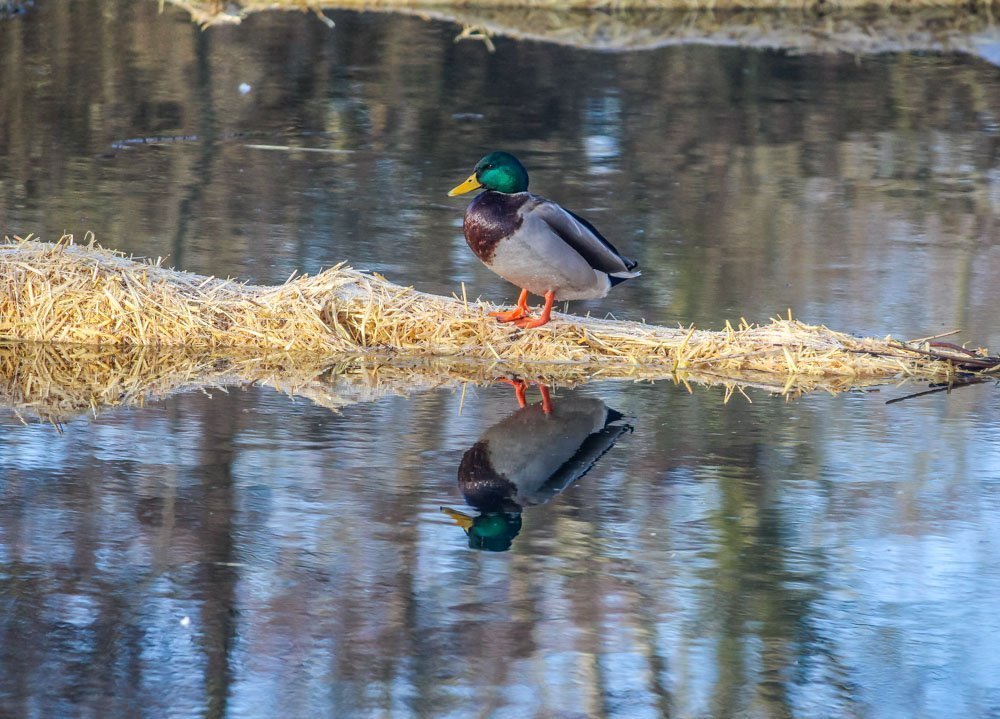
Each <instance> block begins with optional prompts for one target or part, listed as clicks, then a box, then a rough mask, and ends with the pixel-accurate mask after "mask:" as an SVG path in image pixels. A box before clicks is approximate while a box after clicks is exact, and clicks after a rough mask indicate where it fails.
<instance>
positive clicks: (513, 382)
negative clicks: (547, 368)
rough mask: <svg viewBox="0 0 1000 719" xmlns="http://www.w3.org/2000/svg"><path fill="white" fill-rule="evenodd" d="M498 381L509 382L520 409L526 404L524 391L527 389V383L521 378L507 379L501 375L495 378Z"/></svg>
mask: <svg viewBox="0 0 1000 719" xmlns="http://www.w3.org/2000/svg"><path fill="white" fill-rule="evenodd" d="M497 381H498V382H503V383H504V384H509V385H510V386H511V387H513V388H514V396H515V397H517V404H518V406H519V407H520V408H521V409H524V408H525V407H527V406H528V400H527V398H526V397H525V392H527V391H528V383H527V382H525V381H524V380H523V379H507V378H506V377H501V378H499V379H498V380H497Z"/></svg>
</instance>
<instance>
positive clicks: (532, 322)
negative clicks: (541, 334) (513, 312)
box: [514, 290, 556, 330]
mask: <svg viewBox="0 0 1000 719" xmlns="http://www.w3.org/2000/svg"><path fill="white" fill-rule="evenodd" d="M555 299H556V293H555V292H553V291H552V290H549V291H548V292H546V293H545V307H544V308H543V309H542V316H541V317H538V318H537V319H536V318H534V317H526V318H524V319H519V320H516V321H515V322H514V324H516V325H517V326H518V327H520V328H521V329H522V330H527V329H531V328H532V327H541V326H542V325H544V324H546V323H547V322H548V321H549V320H550V319H552V303H553V302H555Z"/></svg>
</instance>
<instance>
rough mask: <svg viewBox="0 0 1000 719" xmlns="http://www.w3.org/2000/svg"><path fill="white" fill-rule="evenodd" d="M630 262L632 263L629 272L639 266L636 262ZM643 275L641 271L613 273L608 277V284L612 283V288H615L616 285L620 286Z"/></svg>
mask: <svg viewBox="0 0 1000 719" xmlns="http://www.w3.org/2000/svg"><path fill="white" fill-rule="evenodd" d="M629 262H631V263H632V264H631V265H629V270H632V269H633V268H634V267H638V266H639V265H638V263H637V262H635V261H634V260H629ZM641 274H642V273H641V272H639V270H636V271H635V272H613V273H611V274H609V275H608V282H610V283H611V286H612V287H614V286H615V285H620V284H621V283H622V282H624V281H625V280H631V279H632V278H634V277H639V276H640V275H641Z"/></svg>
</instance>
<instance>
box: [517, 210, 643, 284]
mask: <svg viewBox="0 0 1000 719" xmlns="http://www.w3.org/2000/svg"><path fill="white" fill-rule="evenodd" d="M539 199H541V198H539ZM528 212H530V213H532V214H533V215H536V216H537V217H539V218H540V219H541V220H543V221H544V222H545V224H547V225H548V226H549V228H550V229H551V230H552V231H553V232H554V233H556V234H557V235H558V236H559V237H560V238H562V240H563V242H565V243H566V244H567V245H569V246H570V247H572V248H573V249H574V250H576V251H577V252H578V253H579V254H580V255H581V256H582V257H583V258H584V259H585V260H587V262H588V263H590V266H591V267H593V268H594V269H595V270H600V271H601V272H606V273H607V274H609V275H611V276H612V277H620V278H622V279H627V278H629V277H635V276H636V275H638V274H639V273H638V271H636V268H637V267H638V266H639V263H638V262H636V261H635V260H633V259H630V258H628V257H625V256H624V255H623V254H621V253H620V252H619V251H618V250H616V249H615V246H614V245H612V244H611V243H610V242H608V241H607V240H606V239H605V238H604V236H603V235H602V234H601V233H600V232H598V231H597V228H596V227H594V226H593V225H592V224H590V223H589V222H587V221H586V220H585V219H583V218H582V217H580V216H579V215H576V214H574V213H572V212H570V211H569V210H566V209H564V208H562V207H560V206H559V205H557V204H556V203H555V202H552V201H551V200H544V199H542V201H541V202H539V203H538V204H536V205H534V206H533V207H532V208H531V209H530V210H528Z"/></svg>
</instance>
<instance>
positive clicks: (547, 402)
mask: <svg viewBox="0 0 1000 719" xmlns="http://www.w3.org/2000/svg"><path fill="white" fill-rule="evenodd" d="M536 384H538V391H539V392H541V393H542V412H544V413H545V414H552V397H550V396H549V386H548V385H547V384H542V383H541V382H538V383H536Z"/></svg>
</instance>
